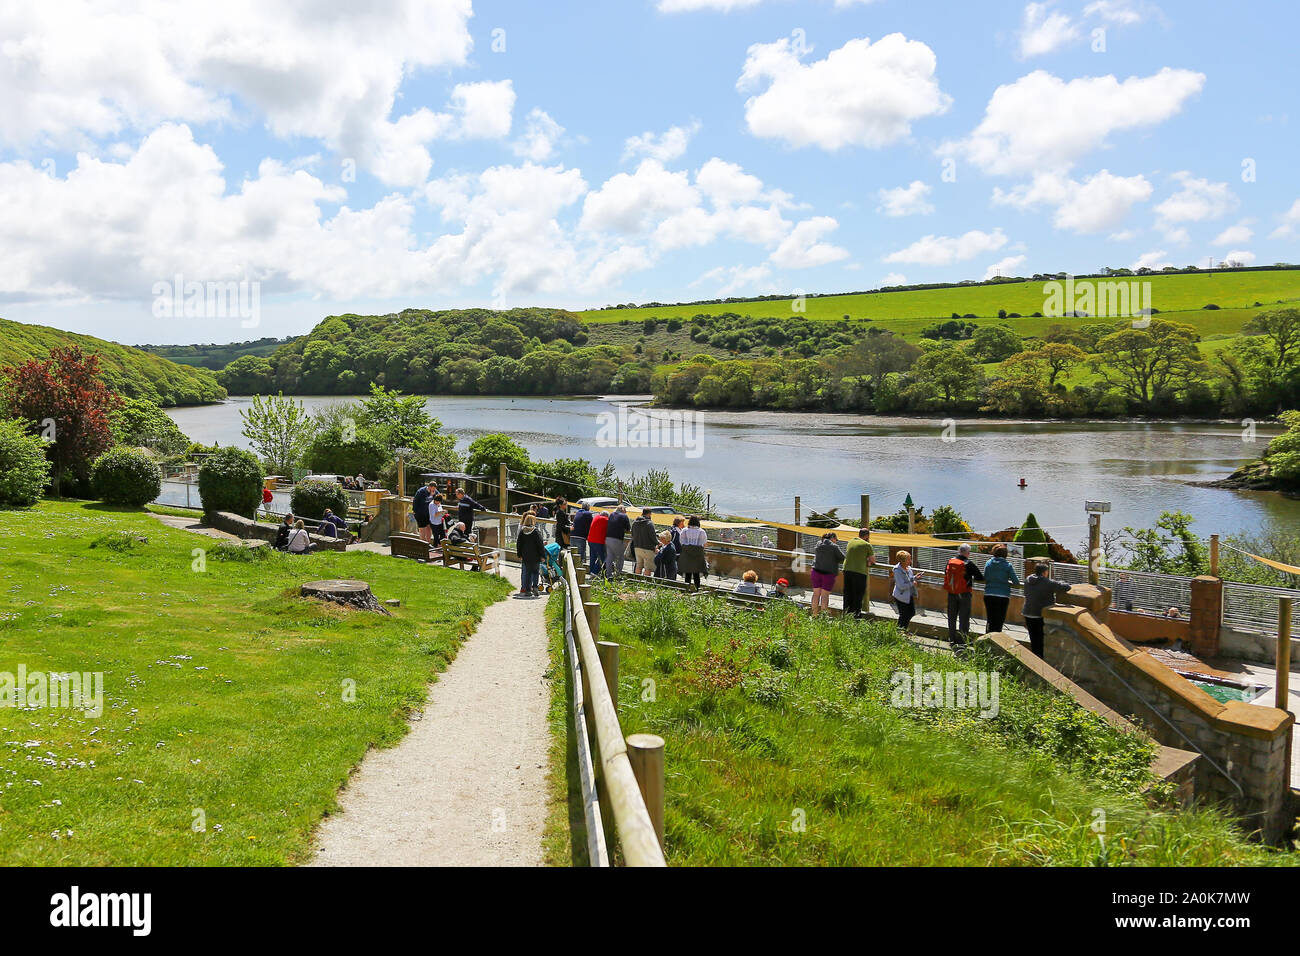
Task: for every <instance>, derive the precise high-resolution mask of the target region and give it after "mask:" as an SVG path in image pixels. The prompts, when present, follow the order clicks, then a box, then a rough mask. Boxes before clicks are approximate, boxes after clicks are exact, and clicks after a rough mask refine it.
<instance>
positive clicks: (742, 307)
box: [578, 269, 1300, 335]
mask: <svg viewBox="0 0 1300 956" xmlns="http://www.w3.org/2000/svg"><path fill="white" fill-rule="evenodd" d="M1135 278H1137V277H1135ZM1097 281H1102V280H1097ZM1116 281H1125V282H1127V281H1133V280H1130V279H1123V280H1116ZM1138 281H1150V282H1151V305H1152V306H1153V307H1154V308H1157V309H1159V310H1160V311H1161V312H1162V313H1163V312H1176V313H1193V312H1197V311H1200V310H1201V309H1202V308H1203V307H1204V306H1205V305H1208V304H1211V303H1212V304H1214V305H1217V306H1219V307H1220V311H1227V310H1236V309H1253V308H1254V305H1255V303H1256V302H1259V303H1261V305H1262V306H1270V305H1273V304H1275V303H1277V302H1278V301H1279V300H1284V301H1285V300H1293V299H1297V298H1300V269H1289V270H1277V271H1267V272H1216V273H1199V274H1198V273H1189V274H1185V275H1156V276H1144V277H1140V278H1139V279H1138ZM792 302H793V300H792V299H773V300H771V301H766V302H732V303H725V304H722V305H683V306H660V307H652V308H638V309H589V310H587V311H585V312H579V313H578V314H579V315H581V316H582V318H583V321H585V322H591V323H603V322H621V321H623V320H624V319H629V320H631V321H634V322H637V323H638V324H639V323H640V322H642V321H643V320H644V319H647V318H649V317H651V316H655V317H657V318H660V319H668V318H671V317H673V316H677V317H678V318H682V319H688V318H690V317H691V316H693V315H698V314H700V313H705V314H709V315H717V314H720V313H723V312H735V313H737V314H739V315H752V316H756V317H757V316H764V317H767V316H772V317H777V318H781V317H789V316H792V315H795V316H801V317H804V318H809V319H824V320H839V319H842V318H843V317H844V316H845V315H848V316H849V317H850V318H853V319H872V320H873V321H876V322H879V323H881V324H883V325H885V326H886V327H888V328H890V329H894V330H895V331H897V332H900V333H906V332H910V331H911V323H903V322H899V321H898V320H909V319H925V320H927V321H926V322H925V323H921V324H919V325H918V326H917V327H918V329H919V328H920V327H922V326H923V325H928V324H930V321H932V320H934V319H947V318H948V317H949V316H950V315H951V314H952V313H953V312H956V313H957V314H959V315H965V314H966V313H968V312H973V313H975V314H976V315H977V316H979V317H981V318H983V319H985V320H987V319H989V318H996V317H997V314H998V310H999V309H1006V310H1007V311H1008V312H1019V313H1020V314H1021V315H1023V316H1031V315H1033V313H1035V312H1042V311H1044V307H1043V303H1044V293H1043V283H1042V282H1033V281H1027V282H1005V283H998V284H996V285H973V286H959V287H957V288H951V289H918V290H915V291H907V292H874V293H869V294H865V295H828V296H819V297H816V298H809V299H806V300H805V301H804V304H805V306H806V310H805V311H803V312H794V311H793V310H792V308H791V303H792ZM1207 314H1208V315H1209V316H1210V318H1208V319H1207V322H1209V323H1211V324H1213V323H1214V318H1213V311H1209V312H1208V313H1207ZM1219 318H1220V319H1222V320H1224V321H1225V322H1226V321H1228V319H1229V317H1228V316H1220V317H1219ZM884 320H891V321H884ZM1187 320H1188V319H1187V318H1181V317H1180V319H1179V321H1187ZM1010 321H1011V322H1013V323H1017V324H1016V325H1015V327H1016V328H1017V329H1019V327H1020V326H1019V323H1020V322H1024V323H1026V326H1027V327H1029V326H1030V325H1032V324H1033V323H1034V322H1037V321H1038V320H1033V319H1023V320H1010ZM1053 321H1067V322H1068V321H1070V320H1068V319H1067V320H1060V319H1057V320H1052V319H1048V320H1045V324H1051V323H1052V322H1053ZM1079 321H1084V322H1088V321H1096V320H1095V319H1084V320H1079ZM1214 331H1220V332H1223V331H1228V332H1230V331H1235V328H1216V329H1215V330H1214ZM1021 334H1022V335H1031V334H1037V333H1036V332H1022V333H1021ZM1206 334H1209V333H1206Z"/></svg>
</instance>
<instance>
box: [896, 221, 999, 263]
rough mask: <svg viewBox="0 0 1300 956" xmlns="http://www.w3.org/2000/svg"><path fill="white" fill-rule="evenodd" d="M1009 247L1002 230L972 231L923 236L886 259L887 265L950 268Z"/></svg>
mask: <svg viewBox="0 0 1300 956" xmlns="http://www.w3.org/2000/svg"><path fill="white" fill-rule="evenodd" d="M1006 244H1007V237H1006V236H1005V235H1003V233H1002V230H1001V229H994V230H993V231H992V232H981V231H980V230H978V229H972V230H971V231H970V232H967V233H965V234H963V235H960V236H933V235H931V236H922V237H921V238H920V239H918V240H916V242H914V243H912V244H911V245H910V246H907V247H906V248H904V249H899V250H898V251H897V252H891V253H890V254H889V255H887V256H885V262H898V263H916V264H918V265H925V266H947V265H952V264H953V263H954V262H965V261H966V260H967V259H973V258H975V257H976V256H978V255H981V254H982V253H985V252H994V251H996V250H998V249H1001V248H1002V247H1003V246H1005V245H1006Z"/></svg>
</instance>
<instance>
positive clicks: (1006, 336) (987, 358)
mask: <svg viewBox="0 0 1300 956" xmlns="http://www.w3.org/2000/svg"><path fill="white" fill-rule="evenodd" d="M1023 348H1024V343H1023V342H1022V341H1021V339H1020V336H1019V335H1017V334H1016V333H1015V332H1013V331H1012V330H1011V329H1010V328H1008V327H1007V326H1005V325H985V326H983V327H981V328H978V329H976V330H975V334H974V335H973V336H971V341H970V345H968V346H967V347H966V350H967V352H969V353H970V357H971V358H972V359H974V360H975V361H976V362H979V363H981V364H987V363H989V362H1001V361H1002V360H1003V359H1008V358H1010V357H1011V356H1013V355H1015V354H1016V353H1017V352H1019V351H1021V350H1022V349H1023Z"/></svg>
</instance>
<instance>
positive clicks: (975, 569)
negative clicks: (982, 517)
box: [943, 544, 984, 649]
mask: <svg viewBox="0 0 1300 956" xmlns="http://www.w3.org/2000/svg"><path fill="white" fill-rule="evenodd" d="M983 580H984V575H983V573H981V572H980V569H979V566H978V565H976V564H975V562H974V561H972V560H971V559H970V545H969V544H963V545H961V546H960V547H958V548H957V553H956V554H955V555H953V556H952V557H951V558H949V559H948V564H947V565H946V566H945V567H944V569H943V589H944V590H945V591H947V592H948V643H949V644H951V645H952V646H953V648H954V649H958V648H960V647H961V646H962V645H964V644H965V643H966V636H967V635H968V634H969V633H970V601H971V584H972V583H973V582H975V581H983ZM959 624H960V627H958V625H959Z"/></svg>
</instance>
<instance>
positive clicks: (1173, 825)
mask: <svg viewBox="0 0 1300 956" xmlns="http://www.w3.org/2000/svg"><path fill="white" fill-rule="evenodd" d="M599 600H600V603H601V636H602V638H603V639H604V640H610V641H616V642H618V643H619V644H620V645H622V647H621V650H620V680H619V708H620V714H619V716H620V720H621V721H622V724H623V730H624V731H625V732H626V733H635V732H639V731H648V732H652V733H656V734H659V735H661V736H662V737H663V738H664V739H665V741H666V750H665V753H666V759H667V781H666V789H667V794H666V807H667V819H666V843H667V856H668V861H669V864H670V865H677V866H683V865H685V866H690V865H722V864H726V865H765V864H790V865H941V864H958V865H988V864H1013V865H1014V864H1036V865H1119V864H1135V865H1180V866H1181V865H1210V864H1257V863H1289V862H1291V861H1292V859H1293V857H1292V855H1291V854H1285V853H1278V852H1273V851H1270V850H1267V849H1264V848H1261V847H1259V846H1258V845H1255V844H1252V843H1250V842H1249V841H1248V840H1247V839H1246V838H1245V837H1244V836H1243V835H1242V834H1241V833H1240V832H1239V831H1238V830H1236V829H1235V828H1234V827H1233V825H1232V824H1230V823H1229V822H1228V820H1227V818H1226V817H1224V816H1221V815H1220V814H1218V813H1216V812H1213V811H1210V810H1197V811H1181V810H1176V809H1172V808H1169V807H1164V806H1161V805H1160V802H1159V799H1158V797H1157V796H1156V795H1155V794H1156V793H1158V791H1159V786H1160V785H1158V786H1157V788H1156V791H1151V792H1148V793H1147V794H1146V795H1144V794H1143V792H1142V791H1143V788H1144V787H1147V786H1148V785H1150V784H1151V782H1152V781H1151V777H1150V775H1149V773H1148V772H1147V770H1146V767H1147V766H1148V762H1149V758H1150V755H1151V753H1152V752H1153V750H1152V746H1153V745H1152V744H1151V743H1150V741H1148V740H1146V739H1145V738H1139V737H1130V736H1127V735H1124V734H1120V733H1118V732H1116V731H1115V730H1114V729H1113V728H1111V727H1110V726H1109V725H1108V724H1106V723H1105V722H1104V721H1102V720H1101V719H1100V718H1098V717H1096V716H1095V715H1092V714H1090V713H1088V712H1086V711H1083V710H1081V709H1080V708H1078V707H1076V706H1075V705H1074V704H1073V702H1071V701H1069V700H1068V699H1067V698H1064V697H1061V696H1058V695H1048V694H1045V693H1042V692H1039V691H1036V690H1032V689H1029V688H1026V687H1024V686H1021V685H1020V684H1019V683H1018V682H1017V681H1016V680H1015V678H1014V676H1013V672H1011V671H1010V670H1007V671H1004V672H1001V673H1000V675H999V676H1000V694H999V702H1000V712H999V713H998V715H997V716H996V717H993V718H992V719H982V718H980V717H978V716H976V715H975V713H974V712H973V711H969V710H954V709H947V710H943V709H904V708H898V707H893V706H891V705H890V694H891V683H890V675H891V674H892V673H894V672H895V671H898V670H902V671H908V672H910V671H911V670H912V668H913V667H914V665H916V664H920V665H921V666H922V667H923V668H924V669H925V670H938V671H950V670H965V671H971V670H990V669H994V668H999V667H1003V666H1006V665H1003V664H1000V663H999V662H998V661H996V660H995V659H994V658H992V657H991V656H987V655H986V654H984V653H979V654H977V655H975V656H974V657H973V658H972V659H971V660H969V661H966V662H961V663H958V662H956V661H954V660H953V659H952V658H951V657H948V656H946V655H945V656H939V655H933V654H929V653H927V652H925V651H923V650H920V649H919V648H917V647H915V646H914V645H912V644H911V643H910V642H909V641H907V640H905V639H904V638H902V637H901V636H900V635H899V634H898V632H897V630H896V629H895V628H894V626H893V625H892V624H887V623H878V624H856V625H855V624H854V623H852V622H839V621H838V620H837V621H829V620H827V619H824V618H823V619H821V620H820V621H814V620H812V619H811V618H810V617H809V616H808V614H807V612H806V611H803V610H795V609H794V608H793V607H790V608H783V607H780V606H777V607H771V608H768V609H767V610H766V611H765V612H763V613H755V612H752V611H749V610H745V609H740V608H731V607H728V606H727V605H725V604H724V603H722V602H720V601H718V600H716V599H709V598H699V599H689V600H684V599H683V598H682V597H681V595H679V594H676V593H675V592H673V593H669V594H666V595H663V596H660V597H656V598H653V599H651V600H639V601H621V600H618V599H617V595H616V593H615V592H614V591H613V590H612V589H611V588H610V587H608V586H602V587H600V588H599ZM559 616H560V615H555V614H553V615H552V617H551V620H552V627H553V628H556V627H558V626H559V621H558V618H559ZM556 647H557V645H556V644H555V643H554V642H553V644H552V648H553V652H554V651H555V649H556ZM553 670H554V671H555V672H556V674H557V675H559V676H558V677H557V679H562V674H561V673H560V671H559V665H558V664H557V666H556V667H555V668H553ZM1102 820H1104V830H1105V832H1104V834H1100V835H1099V834H1098V833H1097V832H1095V830H1094V824H1095V823H1096V822H1097V821H1102ZM579 839H581V835H580V833H579V834H575V836H574V840H575V842H576V841H577V840H579Z"/></svg>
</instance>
